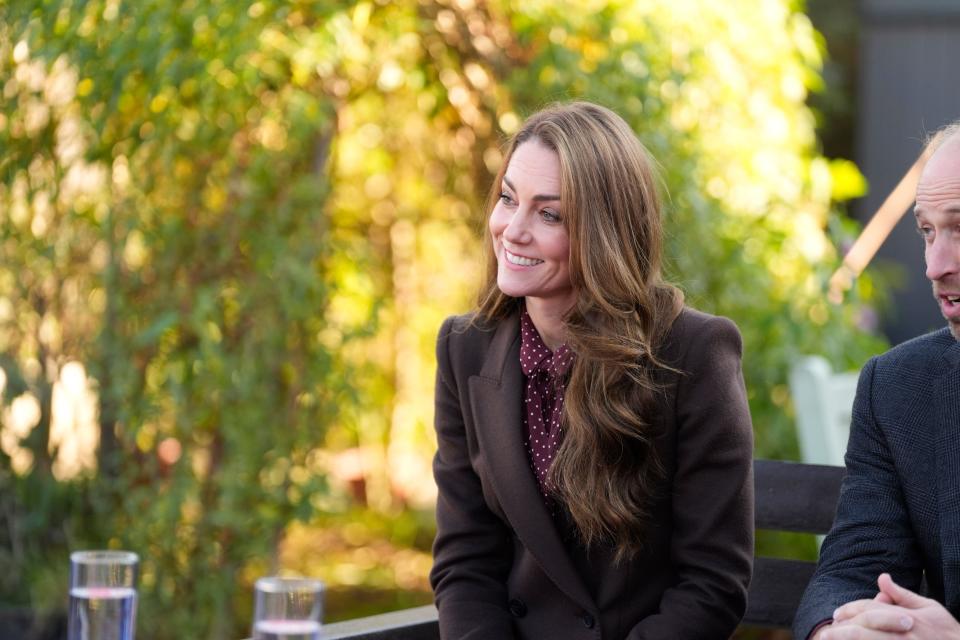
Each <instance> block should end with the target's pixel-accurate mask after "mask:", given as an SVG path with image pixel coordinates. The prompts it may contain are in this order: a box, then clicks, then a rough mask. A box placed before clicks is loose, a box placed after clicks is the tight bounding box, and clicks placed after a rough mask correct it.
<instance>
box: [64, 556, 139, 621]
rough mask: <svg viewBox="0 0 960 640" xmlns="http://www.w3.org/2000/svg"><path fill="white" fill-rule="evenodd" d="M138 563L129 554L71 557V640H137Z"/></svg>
mask: <svg viewBox="0 0 960 640" xmlns="http://www.w3.org/2000/svg"><path fill="white" fill-rule="evenodd" d="M138 563H139V558H138V557H137V554H135V553H131V552H130V551H75V552H73V553H71V554H70V618H69V620H68V623H67V637H68V639H69V640H134V638H133V635H134V624H135V622H136V621H135V618H136V612H137V590H136V585H137V567H138Z"/></svg>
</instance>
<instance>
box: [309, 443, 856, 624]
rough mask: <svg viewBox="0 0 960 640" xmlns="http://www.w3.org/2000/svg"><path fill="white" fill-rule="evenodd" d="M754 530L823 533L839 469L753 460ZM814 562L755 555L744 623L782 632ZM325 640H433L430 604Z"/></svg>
mask: <svg viewBox="0 0 960 640" xmlns="http://www.w3.org/2000/svg"><path fill="white" fill-rule="evenodd" d="M753 471H754V487H755V490H756V526H757V529H765V530H772V531H793V532H803V533H813V534H823V533H826V532H827V531H828V530H829V529H830V525H831V524H833V517H834V512H835V509H836V504H837V498H838V497H839V495H840V483H841V481H842V480H843V476H844V473H845V470H844V468H843V467H833V466H821V465H812V464H800V463H795V462H781V461H778V460H755V461H754V464H753ZM814 567H815V564H814V563H813V562H806V561H802V560H788V559H785V558H766V557H757V558H756V560H755V562H754V567H753V580H752V581H751V583H750V594H749V599H748V603H747V612H746V614H745V615H744V618H743V623H744V624H745V625H750V626H759V627H775V628H782V629H786V628H789V627H790V625H791V624H792V623H793V616H794V614H795V613H796V610H797V606H798V605H799V604H800V597H801V596H802V595H803V590H804V589H805V588H806V586H807V582H809V581H810V577H811V576H812V575H813V570H814ZM322 637H323V638H324V639H325V640H437V639H438V638H439V637H440V634H439V631H438V627H437V610H436V608H434V607H433V605H428V606H425V607H417V608H414V609H405V610H403V611H395V612H393V613H384V614H381V615H377V616H370V617H368V618H358V619H356V620H347V621H345V622H337V623H335V624H329V625H326V626H325V627H324V633H323V635H322Z"/></svg>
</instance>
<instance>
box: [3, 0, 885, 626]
mask: <svg viewBox="0 0 960 640" xmlns="http://www.w3.org/2000/svg"><path fill="white" fill-rule="evenodd" d="M744 42H749V43H750V46H743V43H744ZM819 51H820V50H819V45H818V43H817V39H816V34H815V33H814V32H813V30H812V28H811V27H810V24H809V22H808V21H807V20H806V18H805V17H804V16H803V14H801V13H798V12H797V11H796V10H795V9H794V8H793V3H792V2H789V1H787V0H783V1H782V2H753V1H750V0H742V1H739V2H729V3H715V2H714V3H710V2H704V1H702V0H670V1H669V2H666V1H664V2H647V3H637V2H626V1H624V0H590V1H588V2H580V1H578V2H572V1H566V2H547V1H545V0H542V1H526V2H523V3H519V2H512V1H510V0H489V1H487V2H472V1H467V0H458V1H457V2H448V1H446V0H419V1H417V2H414V1H413V0H404V1H398V2H386V1H384V2H336V1H334V0H329V2H280V1H279V0H276V1H260V2H255V3H253V4H250V3H238V2H231V1H226V0H220V1H217V0H191V1H190V2H185V3H169V2H167V3H165V2H160V1H159V0H143V1H141V2H137V3H125V2H121V1H120V0H91V1H89V2H84V3H77V2H73V1H71V0H45V1H41V0H36V1H35V2H18V3H4V4H0V91H2V95H3V99H2V100H3V101H2V102H0V148H2V153H0V367H2V369H3V371H4V380H5V383H4V385H3V386H4V390H3V393H4V396H3V404H4V406H6V407H12V406H13V403H15V402H19V401H20V400H18V399H22V398H26V397H30V398H34V399H35V403H36V405H37V406H38V407H39V408H38V410H37V411H36V413H37V417H36V420H35V424H36V426H35V427H33V429H32V430H30V431H29V433H28V434H25V435H22V437H21V435H18V434H17V433H13V431H12V429H11V428H10V427H9V425H6V424H5V425H4V428H3V430H2V434H3V436H4V440H3V448H2V451H3V452H0V496H2V497H0V513H2V514H3V516H2V517H3V518H5V519H6V521H7V524H9V525H10V526H4V527H0V563H2V565H0V566H2V567H3V570H2V571H0V573H2V576H0V597H2V598H3V599H4V600H7V601H17V602H24V603H30V604H32V605H33V606H35V607H40V606H51V605H52V606H56V605H59V604H60V603H61V602H62V599H63V589H64V585H65V582H66V575H65V569H66V566H65V565H66V551H67V550H68V549H73V548H79V547H81V546H114V547H128V548H132V549H135V550H137V551H139V552H140V553H141V556H142V558H143V573H142V580H141V589H142V598H141V611H142V615H141V616H140V618H141V622H143V621H150V620H163V621H164V624H163V625H160V626H157V625H144V624H141V628H140V633H139V637H143V638H147V639H150V638H157V639H159V640H163V639H165V638H175V637H186V636H189V637H207V638H215V639H216V638H230V637H238V636H239V635H241V634H242V633H243V629H244V623H245V622H246V621H248V620H249V614H250V611H249V608H250V596H249V594H250V590H251V584H252V580H253V579H254V578H255V577H256V576H257V575H261V574H264V573H268V572H273V571H276V570H278V569H279V568H280V567H287V568H292V567H298V568H300V569H301V570H304V571H308V572H312V573H317V574H322V575H325V576H328V579H329V580H331V581H333V582H336V581H338V580H340V579H342V580H343V581H347V578H345V576H348V575H349V576H352V577H351V578H350V580H353V581H356V580H357V579H358V578H357V575H358V572H359V573H360V574H363V575H365V576H368V577H369V579H370V581H371V583H376V585H375V586H378V587H379V586H383V585H385V584H386V583H387V582H388V581H389V580H390V579H395V580H397V581H398V582H399V581H400V580H401V579H400V578H397V577H396V576H398V575H401V573H402V572H401V573H398V572H396V571H394V572H391V571H387V570H385V569H384V567H382V566H377V567H372V566H371V565H369V557H367V556H363V558H365V559H361V560H357V559H356V558H355V557H354V556H352V555H351V556H350V557H351V558H353V559H351V560H349V562H348V564H350V566H352V567H354V569H353V571H354V572H353V573H349V572H346V573H344V571H346V570H342V571H341V572H340V573H338V572H337V571H335V570H331V571H329V573H328V572H327V571H328V568H324V567H325V565H323V563H321V562H319V561H318V560H317V558H318V557H322V556H323V554H324V553H325V549H326V548H325V547H324V548H321V547H313V546H311V544H310V542H309V541H310V540H311V539H312V538H313V536H314V534H311V533H310V531H311V530H304V529H300V528H296V527H294V528H291V529H287V525H288V523H290V522H292V521H295V520H303V521H308V522H310V523H312V525H313V526H315V527H318V528H324V527H325V528H327V529H338V530H339V529H341V528H344V529H347V527H344V526H343V525H342V523H343V522H345V521H346V520H345V519H346V518H350V519H351V520H355V519H356V511H355V507H353V506H351V500H350V498H349V495H350V493H349V491H347V489H346V488H344V486H343V485H342V484H338V480H337V477H336V475H337V474H335V473H334V474H332V475H331V470H333V469H335V468H336V466H337V465H336V464H335V461H334V458H335V455H334V454H335V453H336V452H338V451H341V450H344V449H351V450H355V451H359V452H361V453H362V456H361V457H360V458H358V459H362V460H363V461H364V462H363V463H362V464H360V463H357V464H352V466H351V468H350V469H349V470H348V471H349V473H350V474H354V475H350V478H351V482H355V484H356V485H357V486H360V487H362V495H363V497H364V498H365V499H366V500H367V502H368V504H369V505H370V507H371V508H372V510H374V511H376V512H379V513H380V514H393V513H396V512H397V511H398V510H401V509H403V508H404V507H407V506H410V505H413V506H427V505H429V504H430V502H431V499H432V496H431V488H432V483H431V482H430V476H429V459H430V456H431V454H432V447H433V441H432V431H431V427H430V424H431V413H432V386H433V338H434V336H435V332H436V329H437V327H438V326H439V324H440V320H441V319H442V317H443V316H444V315H447V314H449V313H454V312H459V311H463V310H465V309H466V308H469V306H470V305H471V303H472V300H471V298H472V293H473V290H474V288H475V286H476V284H477V278H478V273H479V254H480V247H481V243H482V242H483V241H484V240H483V238H485V235H484V234H483V233H482V232H479V233H478V231H479V230H481V229H482V228H483V220H484V217H485V212H484V210H483V198H484V195H485V191H486V189H487V187H488V186H489V182H490V179H491V176H492V173H493V172H494V171H495V170H496V168H497V166H498V165H499V163H500V162H501V144H502V141H503V139H504V136H505V134H509V133H512V132H513V131H514V130H515V129H516V127H517V126H518V124H519V122H520V121H521V120H522V117H523V115H524V114H527V113H529V112H531V111H533V110H535V109H536V108H538V107H540V106H542V105H544V104H546V103H548V102H551V101H554V100H561V99H569V98H577V97H585V98H588V99H592V100H595V101H598V102H601V103H603V104H606V105H608V106H610V107H611V108H613V109H615V110H616V111H618V112H619V113H621V114H622V115H623V116H624V117H625V118H627V120H628V121H629V122H630V123H631V124H632V125H633V126H634V127H635V128H636V130H637V132H638V133H639V135H640V137H641V139H642V140H643V141H644V142H645V143H646V144H647V145H648V147H649V148H650V149H651V151H652V152H653V154H654V155H655V156H656V158H657V159H658V161H659V162H660V163H661V165H662V173H663V179H664V187H665V190H666V192H668V193H669V197H668V199H667V203H668V204H667V212H666V215H667V228H668V232H669V243H668V257H669V260H670V275H671V277H673V278H674V279H676V280H677V281H678V282H679V283H680V284H681V285H682V286H683V288H684V290H685V291H686V292H687V296H688V300H689V301H690V302H691V304H693V305H694V306H697V307H699V308H701V309H704V310H706V311H710V312H714V313H720V314H723V315H727V316H729V317H731V318H732V319H733V320H735V321H736V322H737V324H738V325H739V326H740V328H741V331H742V332H743V335H744V370H745V376H746V379H747V385H748V389H749V393H750V402H751V410H752V412H753V418H754V424H755V427H756V442H757V454H758V456H763V457H774V458H791V457H794V456H795V451H796V444H795V438H794V434H793V426H792V425H793V419H792V415H791V407H790V402H789V394H788V393H787V390H786V373H787V369H788V367H789V364H790V362H791V361H792V360H793V359H794V358H795V357H796V356H797V355H799V354H801V353H807V352H816V353H822V354H825V355H827V356H828V357H829V358H831V359H832V360H833V361H834V363H835V364H836V365H838V366H859V365H860V364H861V363H862V362H863V360H864V359H865V358H866V357H867V356H868V355H870V354H872V353H875V352H877V351H879V350H880V349H881V348H882V346H883V345H882V343H881V342H880V341H879V340H878V339H877V338H875V337H873V336H871V335H870V334H869V333H868V332H866V331H864V330H862V329H861V328H860V327H859V324H860V321H861V318H862V316H863V315H864V314H866V313H868V312H869V308H868V307H867V306H865V305H866V304H869V303H871V302H872V300H873V297H874V293H873V291H874V287H873V285H872V282H871V280H870V279H869V278H868V277H864V278H862V279H861V280H860V282H859V287H858V290H857V291H856V292H855V294H856V295H855V297H854V299H853V300H850V301H848V302H847V303H845V304H844V305H842V306H831V305H829V304H827V303H826V301H825V295H824V290H825V284H826V280H827V278H828V277H829V275H830V273H831V272H832V270H833V269H834V268H835V266H836V265H837V263H838V255H837V250H836V249H835V246H836V245H837V244H839V243H840V242H842V241H844V240H845V239H846V238H847V237H849V235H850V234H852V233H853V232H854V229H853V225H852V223H851V222H849V221H848V220H846V219H845V218H843V217H842V216H841V215H839V214H838V212H837V211H836V210H833V209H831V208H830V207H831V204H830V203H831V195H833V196H834V197H835V198H836V199H842V198H845V197H849V196H852V195H854V194H855V193H856V192H857V190H858V189H862V188H863V185H862V184H861V183H860V182H859V173H858V172H856V170H855V167H852V166H851V165H849V164H842V163H833V164H830V163H828V162H827V161H826V160H825V159H824V158H822V157H820V156H819V155H818V153H817V151H816V148H815V140H814V134H813V120H812V116H811V114H810V112H809V111H808V110H807V108H806V107H805V106H804V101H805V99H806V96H807V91H808V89H810V88H811V87H815V86H817V83H818V81H819V80H818V75H817V69H818V65H819V64H820V59H819V56H820V52H819ZM75 362H80V363H83V364H84V365H85V367H86V369H87V370H88V371H89V372H90V374H91V376H92V378H93V379H94V380H95V382H96V392H97V395H96V397H97V401H98V417H97V420H98V424H99V426H100V446H99V448H98V454H97V465H96V471H95V472H94V471H87V472H86V474H85V475H83V474H81V475H80V476H78V477H72V478H69V479H68V478H67V477H66V476H65V475H64V473H63V471H62V468H61V467H59V466H58V464H60V462H59V461H60V455H59V453H60V452H59V451H58V450H57V449H56V447H54V449H53V450H51V449H50V446H49V444H48V443H51V442H54V439H53V438H52V435H51V434H52V430H53V426H54V425H53V404H54V401H53V400H54V399H53V396H54V389H55V386H56V383H57V381H58V380H59V379H60V378H61V376H62V375H63V374H64V372H65V370H66V367H67V366H68V365H69V364H70V363H75ZM5 421H6V418H5ZM348 466H350V465H348ZM358 468H359V471H358ZM353 489H356V486H354V487H353ZM337 513H339V514H340V515H339V516H338V515H337ZM378 518H379V519H378ZM382 519H383V516H382V515H376V516H369V517H367V519H361V521H362V522H363V523H365V525H364V526H366V527H367V529H366V530H368V531H374V532H376V531H381V529H379V528H378V526H379V525H378V524H377V523H378V522H381V521H382ZM399 522H400V523H401V524H405V526H404V527H401V528H400V529H398V530H397V531H394V533H393V534H391V535H392V537H393V540H392V542H391V543H390V544H389V545H388V547H389V548H391V549H395V548H403V547H408V546H413V547H419V548H421V552H419V553H420V555H414V556H411V558H412V559H411V560H410V562H409V565H410V566H413V567H420V569H418V571H419V570H421V569H422V567H421V564H422V561H423V553H422V548H423V546H424V544H423V536H424V531H425V530H427V531H428V530H429V525H425V524H423V523H422V522H421V521H420V520H419V519H418V518H416V517H413V516H410V515H409V514H408V515H407V516H404V517H402V518H400V520H399ZM305 531H306V532H305ZM314 531H316V530H314ZM398 532H399V533H398ZM317 535H319V534H317ZM371 535H373V534H371ZM397 536H399V538H398V537H397ZM375 537H376V538H377V539H380V540H382V539H383V538H385V537H390V536H387V535H386V534H383V532H382V531H381V535H380V536H379V537H377V536H375ZM428 537H429V536H428ZM320 538H321V539H325V538H323V536H320ZM361 538H362V536H361ZM358 539H359V538H358ZM373 539H374V538H369V539H368V538H363V540H364V542H363V543H362V544H363V545H365V546H371V545H373V544H374V543H373V542H372V540H373ZM7 543H9V544H7ZM331 544H334V545H335V546H336V544H339V542H336V541H334V542H333V543H331ZM775 544H780V543H779V542H778V543H775ZM784 544H786V545H788V546H789V545H790V544H793V543H792V542H790V541H788V542H786V543H784ZM805 544H807V546H809V544H808V543H805ZM354 546H356V545H354ZM346 547H349V548H350V549H353V548H354V547H350V545H349V544H348V545H346ZM346 547H345V548H346ZM384 548H387V547H384ZM7 549H9V551H7ZM291 550H302V551H303V554H304V555H303V557H300V556H298V555H297V554H296V553H292V552H291ZM344 553H346V554H347V555H349V554H350V553H353V551H350V552H349V553H348V552H346V551H344ZM360 555H361V556H362V554H360ZM344 562H347V561H344ZM351 563H352V564H351ZM365 563H367V564H365ZM408 573H409V572H408ZM404 575H407V574H404ZM390 576H394V577H393V578H391V577H390ZM24 584H27V585H31V589H30V590H24V589H23V588H22V587H21V586H20V585H24ZM404 584H406V585H407V587H408V588H411V589H419V588H422V576H421V582H419V583H416V582H415V581H412V582H407V583H404Z"/></svg>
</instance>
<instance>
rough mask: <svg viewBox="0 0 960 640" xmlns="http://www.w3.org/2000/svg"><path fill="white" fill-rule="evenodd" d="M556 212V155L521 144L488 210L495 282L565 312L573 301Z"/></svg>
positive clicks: (566, 241) (565, 242) (565, 239)
mask: <svg viewBox="0 0 960 640" xmlns="http://www.w3.org/2000/svg"><path fill="white" fill-rule="evenodd" d="M563 215H564V212H563V211H561V210H560V159H559V158H558V157H557V154H556V152H554V151H553V150H552V149H549V148H548V147H546V146H544V145H543V143H541V142H540V141H539V140H537V139H536V138H533V139H530V140H527V141H526V142H523V143H522V144H520V146H519V147H517V148H516V150H515V151H514V152H513V156H512V157H511V158H510V164H508V165H507V171H506V173H505V174H504V177H503V183H502V184H501V185H500V200H499V201H498V202H497V205H496V206H495V207H494V208H493V212H492V213H491V214H490V235H491V236H492V239H493V249H494V253H495V254H496V256H497V286H498V287H499V288H500V290H501V291H502V292H503V293H505V294H506V295H508V296H513V297H515V298H521V297H524V298H535V299H538V301H542V302H544V303H549V304H550V305H551V306H554V305H556V306H557V307H558V308H560V309H561V310H563V311H565V310H566V309H569V308H570V306H572V305H573V301H574V295H573V287H572V286H571V284H570V264H569V263H570V238H569V236H568V235H567V228H566V225H565V224H564V221H563Z"/></svg>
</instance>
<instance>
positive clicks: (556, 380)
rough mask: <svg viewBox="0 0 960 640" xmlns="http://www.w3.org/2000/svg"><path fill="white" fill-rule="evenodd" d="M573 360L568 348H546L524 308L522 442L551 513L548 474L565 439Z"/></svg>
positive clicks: (521, 365)
mask: <svg viewBox="0 0 960 640" xmlns="http://www.w3.org/2000/svg"><path fill="white" fill-rule="evenodd" d="M573 358H574V354H573V352H572V351H571V350H570V349H569V348H568V347H567V345H561V346H560V347H559V348H558V349H557V350H556V352H551V351H550V349H548V348H547V345H546V344H544V342H543V338H541V337H540V334H539V333H538V332H537V329H536V327H534V326H533V320H531V319H530V315H529V314H528V313H527V310H526V309H525V308H524V309H523V311H522V313H521V314H520V368H521V369H522V370H523V375H524V377H525V378H526V388H525V389H524V393H523V402H524V405H525V407H526V410H525V411H523V412H522V414H523V434H524V438H523V441H524V445H525V446H526V449H527V457H528V458H529V459H530V467H531V468H532V469H533V473H534V476H536V478H537V484H539V485H540V493H541V494H543V499H544V502H545V503H546V505H547V507H548V508H549V509H550V510H551V512H552V511H554V510H555V505H554V502H553V499H552V498H551V497H550V494H551V490H550V485H549V483H548V481H547V472H548V471H549V469H550V464H551V463H552V462H553V457H554V455H555V454H556V452H557V449H558V448H559V446H560V441H561V440H562V438H563V436H562V434H561V432H560V424H561V422H560V416H561V415H563V394H564V391H565V390H566V373H567V371H568V370H569V369H570V365H572V364H573Z"/></svg>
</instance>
